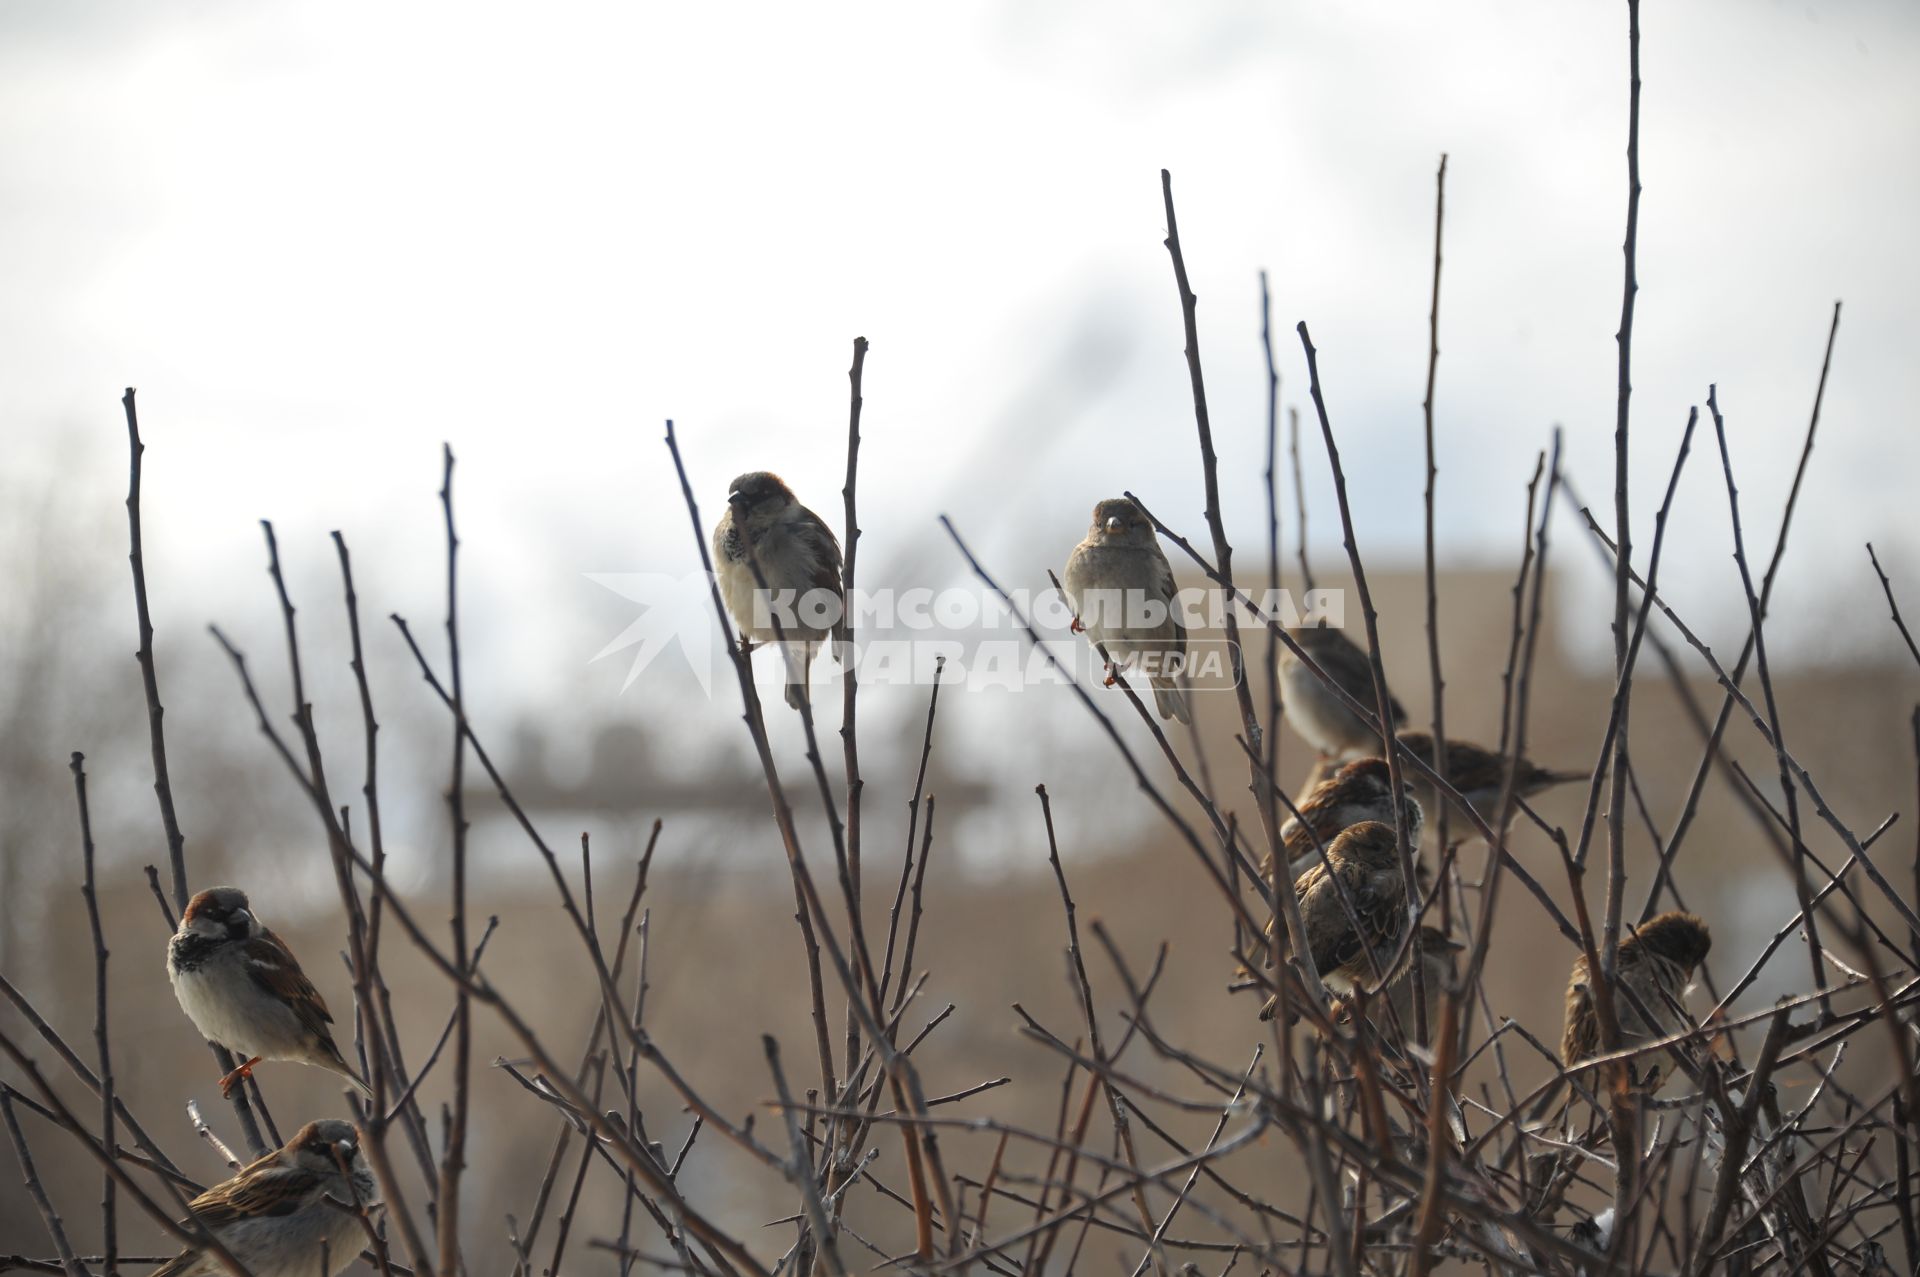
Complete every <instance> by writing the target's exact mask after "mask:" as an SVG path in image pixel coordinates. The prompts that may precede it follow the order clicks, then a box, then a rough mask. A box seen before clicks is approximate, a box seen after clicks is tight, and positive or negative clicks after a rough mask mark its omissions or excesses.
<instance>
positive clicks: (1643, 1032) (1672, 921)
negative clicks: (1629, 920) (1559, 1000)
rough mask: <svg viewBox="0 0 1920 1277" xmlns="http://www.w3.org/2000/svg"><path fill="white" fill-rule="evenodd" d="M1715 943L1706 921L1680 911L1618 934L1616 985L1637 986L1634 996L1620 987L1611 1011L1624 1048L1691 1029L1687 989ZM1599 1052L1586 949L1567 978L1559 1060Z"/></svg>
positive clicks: (1568, 1060)
mask: <svg viewBox="0 0 1920 1277" xmlns="http://www.w3.org/2000/svg"><path fill="white" fill-rule="evenodd" d="M1712 947H1713V937H1712V936H1711V935H1709V934H1708V933H1707V924H1706V923H1704V922H1702V921H1700V919H1699V918H1697V917H1695V916H1694V915H1693V914H1690V913H1682V912H1681V911H1679V910H1678V909H1676V910H1673V911H1672V912H1670V913H1663V914H1661V915H1659V916H1658V917H1656V918H1650V919H1648V920H1647V922H1646V923H1645V924H1644V925H1643V926H1641V928H1640V929H1639V930H1638V931H1636V932H1635V933H1634V934H1633V935H1630V936H1622V937H1620V956H1619V959H1618V963H1617V965H1616V966H1615V973H1616V974H1617V975H1618V977H1619V980H1618V984H1624V985H1626V986H1627V987H1628V988H1630V989H1632V990H1633V996H1632V997H1631V998H1630V997H1627V996H1626V995H1625V994H1624V993H1623V992H1621V991H1620V989H1619V988H1618V987H1617V986H1616V988H1615V991H1614V997H1613V1013H1614V1015H1615V1016H1617V1017H1618V1018H1619V1021H1620V1046H1621V1047H1622V1048H1623V1049H1625V1048H1630V1047H1636V1046H1641V1045H1644V1044H1645V1043H1648V1042H1653V1041H1657V1040H1658V1039H1660V1038H1664V1037H1671V1036H1672V1035H1673V1034H1676V1033H1679V1032H1682V1031H1683V1030H1685V1029H1686V1028H1688V1027H1689V1025H1690V1021H1689V1019H1688V1017H1687V1009H1686V1002H1685V999H1686V996H1687V990H1688V989H1689V988H1691V987H1692V985H1693V977H1694V975H1695V973H1696V972H1698V971H1699V969H1700V964H1701V963H1703V962H1705V961H1706V960H1707V951H1708V950H1709V949H1711V948H1712ZM1636 1000H1637V1001H1638V1002H1639V1003H1640V1004H1641V1006H1644V1007H1645V1008H1646V1010H1647V1011H1648V1013H1649V1014H1651V1015H1652V1017H1653V1023H1652V1024H1651V1025H1649V1024H1648V1022H1647V1017H1646V1016H1644V1015H1642V1014H1641V1013H1640V1011H1639V1009H1638V1008H1636V1007H1635V1006H1634V1002H1635V1001H1636ZM1599 1053H1600V1023H1599V1019H1598V1018H1597V1017H1596V1016H1595V1014H1594V1010H1593V995H1592V991H1591V990H1590V989H1589V988H1588V980H1587V955H1586V954H1584V953H1583V954H1581V955H1580V956H1579V957H1577V958H1575V959H1574V960H1573V970H1572V972H1571V973H1569V975H1568V976H1567V1024H1566V1030H1565V1032H1564V1033H1563V1034H1562V1035H1561V1038H1560V1059H1561V1062H1562V1063H1565V1064H1567V1065H1569V1066H1571V1065H1575V1064H1578V1063H1580V1062H1581V1061H1583V1060H1590V1059H1592V1058H1593V1057H1594V1056H1596V1055H1598V1054H1599Z"/></svg>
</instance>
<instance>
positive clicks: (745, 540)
mask: <svg viewBox="0 0 1920 1277" xmlns="http://www.w3.org/2000/svg"><path fill="white" fill-rule="evenodd" d="M749 547H751V553H752V555H753V557H754V559H755V560H757V561H758V563H759V565H760V577H761V579H763V580H765V582H766V591H765V592H764V593H763V592H762V591H761V589H760V582H759V581H758V580H756V579H755V578H754V573H753V564H752V563H750V562H748V559H747V555H748V553H749ZM713 566H714V574H715V576H717V577H718V578H719V582H720V595H721V597H722V598H724V599H725V600H726V602H727V611H729V612H731V613H733V619H734V622H735V623H736V624H737V625H739V627H740V632H741V634H742V635H744V636H745V637H746V639H747V641H748V642H749V643H750V644H754V643H772V642H775V641H778V640H779V639H780V638H781V636H782V635H784V636H785V641H784V642H782V643H781V648H780V652H781V655H782V656H783V657H784V658H785V659H786V664H787V704H788V705H791V706H792V707H793V708H795V709H799V708H800V706H801V702H802V701H803V700H805V699H806V698H807V696H808V686H807V674H808V671H809V669H810V668H811V667H812V665H813V656H814V653H815V652H817V651H819V650H820V649H821V648H822V647H823V646H825V644H826V640H827V639H828V638H829V637H832V638H833V639H835V640H836V641H844V640H845V638H846V635H847V630H846V595H845V594H844V593H843V592H842V588H841V584H840V542H839V541H838V540H837V539H836V538H835V537H834V535H833V529H832V528H829V527H828V526H827V525H826V524H825V523H824V522H823V521H822V520H821V518H820V516H819V515H817V514H815V513H814V512H813V511H811V510H809V509H807V507H805V506H803V505H801V504H800V502H799V501H798V500H796V499H795V497H794V495H793V489H791V488H789V487H788V486H787V485H786V483H785V482H784V481H783V480H782V479H781V478H780V476H779V475H777V474H770V473H768V472H767V471H765V470H755V471H752V472H750V473H748V474H743V475H741V476H740V477H739V478H737V479H735V480H734V481H733V483H732V484H731V485H729V486H728V488H727V512H726V513H725V514H723V515H721V516H720V522H719V523H718V524H716V525H715V526H714V529H713ZM775 621H778V622H779V625H780V628H779V629H778V630H776V629H775V628H774V622H775Z"/></svg>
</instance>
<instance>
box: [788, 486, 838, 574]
mask: <svg viewBox="0 0 1920 1277" xmlns="http://www.w3.org/2000/svg"><path fill="white" fill-rule="evenodd" d="M793 537H794V540H795V541H796V542H797V543H798V544H799V546H800V547H801V549H802V550H803V551H804V552H805V553H806V556H807V558H808V560H809V561H810V562H811V564H812V567H811V569H810V571H809V573H808V578H807V587H808V588H809V589H821V590H832V591H833V592H834V593H835V594H838V593H840V539H839V538H838V537H836V536H834V535H833V529H832V528H830V527H828V526H827V525H826V521H825V520H823V519H822V518H821V517H820V516H819V515H817V514H815V513H814V512H813V511H811V510H809V509H806V508H805V507H804V506H803V507H802V508H801V510H800V513H799V515H798V516H796V517H795V518H794V520H793Z"/></svg>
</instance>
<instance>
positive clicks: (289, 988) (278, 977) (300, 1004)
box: [241, 931, 333, 1041]
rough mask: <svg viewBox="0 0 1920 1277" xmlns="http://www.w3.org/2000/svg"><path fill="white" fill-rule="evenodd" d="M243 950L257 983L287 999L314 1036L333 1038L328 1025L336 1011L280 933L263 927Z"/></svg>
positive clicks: (248, 971)
mask: <svg viewBox="0 0 1920 1277" xmlns="http://www.w3.org/2000/svg"><path fill="white" fill-rule="evenodd" d="M241 952H242V953H243V955H244V956H245V957H246V960H247V974H248V975H250V976H252V977H253V982H254V983H255V984H257V985H259V986H260V987H261V988H262V989H264V990H265V991H266V992H267V993H268V994H270V995H271V996H273V997H274V998H277V999H278V1000H280V1001H281V1002H284V1003H286V1005H287V1006H288V1007H289V1008H291V1009H292V1011H293V1013H294V1014H295V1015H297V1016H299V1017H300V1023H301V1025H302V1027H304V1028H305V1029H307V1030H308V1031H309V1032H310V1033H312V1034H313V1035H314V1036H315V1037H318V1038H323V1039H326V1040H329V1041H331V1040H332V1034H330V1033H329V1032H328V1031H327V1026H328V1025H329V1024H332V1023H333V1013H332V1012H330V1011H328V1010H327V1002H326V999H325V998H322V997H321V996H320V990H318V989H316V988H314V987H313V981H311V980H309V979H307V973H306V972H304V971H302V970H301V969H300V963H299V962H298V961H297V960H296V959H295V958H294V956H293V951H292V950H291V949H289V948H287V946H286V943H285V942H284V941H282V940H281V939H280V937H279V936H276V935H275V934H273V932H271V931H262V932H261V933H260V934H259V935H257V936H255V937H254V938H253V939H251V940H249V941H247V942H246V947H245V948H244V949H243V950H242V951H241Z"/></svg>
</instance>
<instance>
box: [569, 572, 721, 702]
mask: <svg viewBox="0 0 1920 1277" xmlns="http://www.w3.org/2000/svg"><path fill="white" fill-rule="evenodd" d="M586 577H587V579H588V580H589V581H592V582H593V583H594V584H596V585H600V586H603V587H605V588H606V589H609V590H612V591H613V592H614V593H615V594H618V595H619V596H620V597H621V598H623V599H628V600H631V601H632V602H634V603H638V604H639V605H640V607H641V612H640V615H639V616H638V617H636V618H635V619H634V621H633V623H632V624H630V625H628V626H627V628H626V629H624V630H622V631H620V633H619V634H617V635H615V636H614V638H613V640H612V641H611V642H609V643H608V644H607V645H606V646H605V647H603V648H601V649H600V650H599V651H598V652H595V653H594V654H593V656H592V658H591V659H589V660H588V662H587V663H588V664H589V665H591V664H593V663H594V662H595V661H600V660H604V659H605V658H607V657H609V656H612V655H613V654H614V653H616V652H623V651H625V650H626V649H628V648H630V647H632V648H638V649H639V650H637V651H636V652H634V654H633V664H632V665H630V666H628V668H627V677H626V681H625V682H623V683H621V685H620V690H621V691H622V692H625V691H626V690H627V689H628V688H630V687H632V686H633V685H634V683H635V681H637V680H638V679H639V677H640V672H641V671H642V670H644V669H646V668H647V667H648V666H649V665H651V664H653V662H654V660H655V658H657V657H658V656H659V655H660V654H661V653H662V652H665V651H668V650H670V649H672V648H675V647H677V648H679V649H680V651H681V652H682V654H684V655H685V657H686V660H687V666H688V668H690V669H691V670H692V671H693V676H694V678H696V679H698V680H699V683H700V690H701V691H702V692H705V693H707V694H708V695H712V693H713V647H714V644H713V638H714V617H713V593H712V590H711V588H710V585H709V580H710V578H709V577H708V576H707V574H706V573H705V572H690V573H688V574H687V575H685V576H669V575H668V574H667V573H664V572H589V573H587V574H586Z"/></svg>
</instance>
